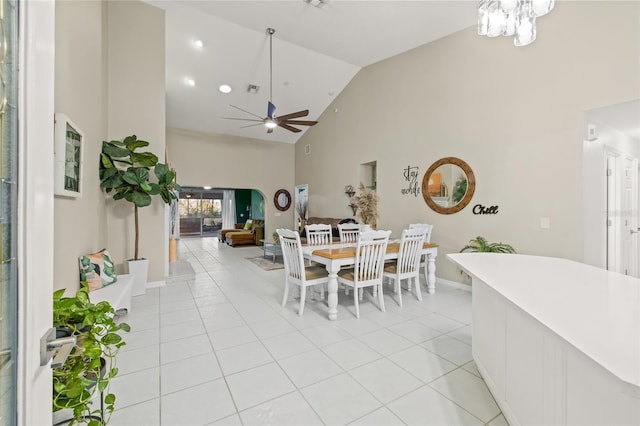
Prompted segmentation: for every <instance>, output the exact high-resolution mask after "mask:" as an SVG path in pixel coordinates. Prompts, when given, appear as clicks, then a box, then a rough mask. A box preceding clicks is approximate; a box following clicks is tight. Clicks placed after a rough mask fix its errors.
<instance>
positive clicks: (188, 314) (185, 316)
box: [160, 309, 201, 327]
mask: <svg viewBox="0 0 640 426" xmlns="http://www.w3.org/2000/svg"><path fill="white" fill-rule="evenodd" d="M190 321H201V319H200V313H199V312H198V311H197V310H196V309H185V310H183V311H173V312H167V313H162V314H160V326H161V327H168V326H171V325H176V324H182V323H185V322H190Z"/></svg>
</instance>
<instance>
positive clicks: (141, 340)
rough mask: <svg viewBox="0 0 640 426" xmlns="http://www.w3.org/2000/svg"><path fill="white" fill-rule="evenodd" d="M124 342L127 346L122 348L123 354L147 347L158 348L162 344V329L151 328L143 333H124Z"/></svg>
mask: <svg viewBox="0 0 640 426" xmlns="http://www.w3.org/2000/svg"><path fill="white" fill-rule="evenodd" d="M122 340H124V341H125V342H126V345H124V346H123V347H122V348H120V352H121V353H122V352H124V351H132V350H134V349H140V348H144V347H145V346H156V347H157V346H158V345H159V344H160V329H159V328H151V329H148V330H143V331H135V332H134V331H132V332H130V333H122Z"/></svg>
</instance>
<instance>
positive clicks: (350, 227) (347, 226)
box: [338, 223, 360, 243]
mask: <svg viewBox="0 0 640 426" xmlns="http://www.w3.org/2000/svg"><path fill="white" fill-rule="evenodd" d="M338 234H339V235H340V242H341V243H355V242H357V241H358V235H360V225H358V224H357V223H341V224H338Z"/></svg>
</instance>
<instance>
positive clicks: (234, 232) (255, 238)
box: [220, 219, 264, 247]
mask: <svg viewBox="0 0 640 426" xmlns="http://www.w3.org/2000/svg"><path fill="white" fill-rule="evenodd" d="M249 220H251V219H249ZM249 220H248V221H249ZM263 238H264V221H263V220H259V219H253V220H251V227H250V229H245V224H244V223H236V224H235V228H234V229H222V230H220V241H222V242H224V243H227V244H229V245H230V246H232V247H235V246H239V245H247V244H252V245H260V244H262V243H261V242H260V240H262V239H263Z"/></svg>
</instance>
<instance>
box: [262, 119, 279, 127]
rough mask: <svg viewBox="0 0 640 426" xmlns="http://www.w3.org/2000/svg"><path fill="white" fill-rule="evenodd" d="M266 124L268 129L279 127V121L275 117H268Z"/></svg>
mask: <svg viewBox="0 0 640 426" xmlns="http://www.w3.org/2000/svg"><path fill="white" fill-rule="evenodd" d="M264 125H265V127H266V128H267V129H275V128H276V127H278V123H276V121H275V120H274V119H267V120H265V121H264Z"/></svg>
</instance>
